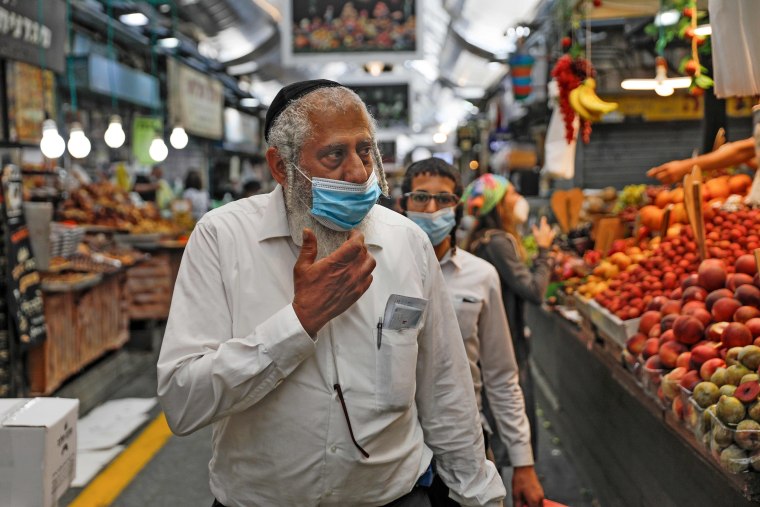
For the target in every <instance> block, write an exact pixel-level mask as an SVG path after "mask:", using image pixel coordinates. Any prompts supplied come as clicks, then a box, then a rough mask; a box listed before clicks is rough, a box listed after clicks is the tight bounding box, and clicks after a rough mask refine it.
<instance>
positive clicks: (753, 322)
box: [744, 318, 760, 338]
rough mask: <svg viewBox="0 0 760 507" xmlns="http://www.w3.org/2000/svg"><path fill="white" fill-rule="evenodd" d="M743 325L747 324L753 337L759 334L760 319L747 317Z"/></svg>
mask: <svg viewBox="0 0 760 507" xmlns="http://www.w3.org/2000/svg"><path fill="white" fill-rule="evenodd" d="M744 325H745V326H747V329H749V331H750V333H752V336H753V337H755V338H757V337H758V336H760V319H757V318H756V319H749V320H748V321H747V322H745V323H744Z"/></svg>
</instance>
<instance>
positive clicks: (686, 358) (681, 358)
mask: <svg viewBox="0 0 760 507" xmlns="http://www.w3.org/2000/svg"><path fill="white" fill-rule="evenodd" d="M690 361H691V352H689V351H686V352H681V353H680V354H679V355H678V358H677V359H676V367H679V366H682V367H684V368H686V369H687V370H688V369H689V366H690Z"/></svg>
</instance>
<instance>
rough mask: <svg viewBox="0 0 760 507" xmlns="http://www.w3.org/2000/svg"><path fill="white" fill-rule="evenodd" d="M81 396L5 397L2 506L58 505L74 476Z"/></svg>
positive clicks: (0, 438) (0, 413)
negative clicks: (78, 398) (74, 397)
mask: <svg viewBox="0 0 760 507" xmlns="http://www.w3.org/2000/svg"><path fill="white" fill-rule="evenodd" d="M78 411H79V400H74V399H67V398H32V399H29V398H9V399H0V504H1V505H3V506H7V507H32V506H35V507H37V506H39V507H53V506H55V505H56V504H57V500H58V499H59V498H60V497H61V496H62V495H63V494H64V493H65V492H66V490H67V489H68V488H69V485H70V484H71V481H72V480H73V479H74V474H75V472H76V455H77V416H78Z"/></svg>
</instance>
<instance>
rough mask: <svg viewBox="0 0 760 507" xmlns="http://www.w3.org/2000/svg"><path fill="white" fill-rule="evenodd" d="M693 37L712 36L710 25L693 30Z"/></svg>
mask: <svg viewBox="0 0 760 507" xmlns="http://www.w3.org/2000/svg"><path fill="white" fill-rule="evenodd" d="M694 35H697V36H699V37H707V36H708V35H712V26H710V25H701V26H698V27H697V28H696V29H695V30H694Z"/></svg>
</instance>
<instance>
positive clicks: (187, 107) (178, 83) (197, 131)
mask: <svg viewBox="0 0 760 507" xmlns="http://www.w3.org/2000/svg"><path fill="white" fill-rule="evenodd" d="M167 74H168V80H169V117H170V118H171V120H172V123H173V124H180V125H182V126H183V127H184V129H185V131H186V132H187V133H188V134H193V135H196V136H198V137H205V138H207V139H214V140H221V139H222V136H223V133H224V123H223V121H224V120H223V110H224V88H223V86H222V83H221V82H219V81H217V80H216V79H211V78H209V77H207V76H205V75H204V74H202V73H200V72H198V71H197V70H194V69H191V68H190V67H188V66H187V65H183V64H181V63H179V62H177V61H175V60H173V59H169V61H168V72H167Z"/></svg>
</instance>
